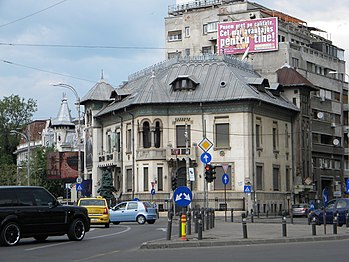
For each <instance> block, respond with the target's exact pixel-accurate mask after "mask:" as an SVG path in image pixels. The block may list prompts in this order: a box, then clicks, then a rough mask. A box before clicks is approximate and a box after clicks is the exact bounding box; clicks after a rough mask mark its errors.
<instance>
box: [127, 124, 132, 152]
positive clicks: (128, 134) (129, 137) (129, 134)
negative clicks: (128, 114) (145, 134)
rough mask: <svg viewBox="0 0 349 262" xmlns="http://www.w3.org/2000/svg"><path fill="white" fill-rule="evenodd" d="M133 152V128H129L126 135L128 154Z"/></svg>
mask: <svg viewBox="0 0 349 262" xmlns="http://www.w3.org/2000/svg"><path fill="white" fill-rule="evenodd" d="M131 150H132V129H131V127H128V128H127V135H126V152H131Z"/></svg>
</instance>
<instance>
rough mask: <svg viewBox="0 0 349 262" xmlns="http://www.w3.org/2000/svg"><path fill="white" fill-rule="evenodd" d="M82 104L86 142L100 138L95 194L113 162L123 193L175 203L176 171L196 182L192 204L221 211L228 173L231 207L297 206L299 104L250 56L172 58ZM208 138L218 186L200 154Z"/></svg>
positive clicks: (100, 89)
mask: <svg viewBox="0 0 349 262" xmlns="http://www.w3.org/2000/svg"><path fill="white" fill-rule="evenodd" d="M81 104H83V105H84V106H85V111H86V117H85V126H86V133H88V134H89V135H88V138H87V137H86V141H90V142H89V143H90V144H91V145H93V146H91V147H90V149H86V148H85V152H86V157H87V156H88V155H90V158H89V160H87V159H86V164H87V167H86V168H85V178H91V179H92V181H93V182H92V183H93V186H92V194H93V195H96V194H97V193H96V191H97V190H98V188H99V181H100V179H101V175H102V173H103V171H104V170H105V169H106V168H107V167H108V168H110V169H111V170H112V173H113V178H114V184H115V187H116V188H117V190H118V193H117V194H118V196H121V198H122V199H123V200H129V199H133V198H139V199H142V200H150V201H152V200H153V201H155V202H156V203H157V204H158V206H159V209H160V210H161V209H167V208H168V207H169V204H170V201H171V197H172V195H173V191H172V187H171V181H172V178H173V177H174V178H176V179H177V186H183V185H184V186H188V187H190V188H191V189H192V191H193V195H194V197H193V202H192V207H194V206H196V205H200V206H201V207H203V206H206V205H207V206H208V207H212V208H216V209H219V208H222V207H223V205H224V185H223V182H222V176H223V174H224V173H227V174H228V176H229V184H228V185H226V190H227V203H228V208H234V209H236V210H239V209H240V210H242V209H245V210H250V209H251V208H253V207H254V205H255V208H257V209H258V210H259V211H260V212H266V211H274V212H278V211H280V210H283V209H287V208H288V207H289V204H290V202H289V201H290V199H289V197H287V196H290V193H291V188H292V169H293V166H292V161H293V152H292V137H291V135H290V134H291V130H292V122H293V120H294V118H295V117H296V116H297V115H298V114H299V109H298V108H297V107H296V106H295V105H294V104H293V103H291V102H290V101H289V100H288V99H287V98H286V97H285V95H284V92H283V88H282V86H281V85H278V84H276V83H271V82H269V81H268V79H265V78H262V77H261V76H260V75H258V74H257V73H256V72H255V71H253V70H252V68H251V66H250V64H248V63H245V62H241V61H240V60H238V59H235V58H232V57H228V56H216V55H207V56H198V57H191V58H189V57H187V58H175V59H170V60H167V61H165V62H163V63H159V64H157V65H154V66H152V67H150V68H147V69H145V70H143V71H140V72H137V73H135V74H133V75H131V76H130V77H129V81H128V82H126V83H124V84H123V85H122V86H120V87H118V88H115V89H114V88H112V87H111V86H110V85H109V84H107V83H106V82H105V81H101V82H99V83H97V84H96V85H95V86H94V87H93V88H92V89H91V90H90V92H89V93H88V94H87V95H86V96H85V97H84V98H83V99H82V101H81ZM262 123H263V124H262ZM204 138H207V139H208V140H209V141H211V142H212V144H213V147H212V148H211V149H209V151H208V152H209V153H210V154H211V155H212V160H211V164H212V165H213V166H215V167H216V172H217V174H216V179H215V180H214V181H213V182H212V183H207V182H206V180H205V178H204V177H205V174H204V173H205V168H204V167H205V164H204V163H203V162H202V161H201V160H200V156H201V154H202V153H203V150H202V149H201V148H200V147H199V146H198V145H199V144H200V142H201V141H202V140H203V139H204ZM86 145H87V143H86ZM189 168H190V169H192V170H194V175H193V176H191V177H189V176H187V170H188V169H189ZM225 170H226V171H225ZM249 184H250V185H251V184H253V185H256V189H257V190H255V191H254V192H252V194H249V195H248V194H245V193H244V186H245V185H249ZM152 189H154V190H155V195H151V194H150V191H151V190H152Z"/></svg>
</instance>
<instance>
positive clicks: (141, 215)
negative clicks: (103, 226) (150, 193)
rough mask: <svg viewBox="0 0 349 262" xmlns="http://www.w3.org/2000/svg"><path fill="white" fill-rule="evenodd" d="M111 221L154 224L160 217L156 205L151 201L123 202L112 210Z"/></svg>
mask: <svg viewBox="0 0 349 262" xmlns="http://www.w3.org/2000/svg"><path fill="white" fill-rule="evenodd" d="M109 213H110V222H111V223H113V224H115V225H117V224H119V223H120V222H137V223H138V224H144V223H145V222H147V223H148V224H154V223H155V221H156V220H157V218H158V214H157V210H156V207H155V206H154V205H152V204H150V203H149V202H143V201H128V202H122V203H120V204H118V205H116V206H115V207H113V208H111V209H110V211H109Z"/></svg>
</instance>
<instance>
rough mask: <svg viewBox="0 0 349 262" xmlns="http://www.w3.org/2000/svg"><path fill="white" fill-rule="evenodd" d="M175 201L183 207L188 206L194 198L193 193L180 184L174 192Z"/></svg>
mask: <svg viewBox="0 0 349 262" xmlns="http://www.w3.org/2000/svg"><path fill="white" fill-rule="evenodd" d="M173 199H174V201H175V203H176V204H177V205H179V206H181V207H186V206H187V205H189V204H190V203H191V201H192V200H193V193H192V192H191V191H190V189H189V188H187V187H186V186H180V187H178V188H177V189H176V190H175V191H174V192H173Z"/></svg>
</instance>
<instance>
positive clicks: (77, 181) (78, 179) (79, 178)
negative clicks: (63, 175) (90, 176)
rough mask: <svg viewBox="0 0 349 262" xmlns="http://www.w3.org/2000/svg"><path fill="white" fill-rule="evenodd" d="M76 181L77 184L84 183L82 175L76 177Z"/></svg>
mask: <svg viewBox="0 0 349 262" xmlns="http://www.w3.org/2000/svg"><path fill="white" fill-rule="evenodd" d="M76 183H77V184H81V183H82V177H81V176H78V177H77V178H76Z"/></svg>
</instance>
